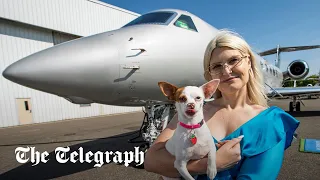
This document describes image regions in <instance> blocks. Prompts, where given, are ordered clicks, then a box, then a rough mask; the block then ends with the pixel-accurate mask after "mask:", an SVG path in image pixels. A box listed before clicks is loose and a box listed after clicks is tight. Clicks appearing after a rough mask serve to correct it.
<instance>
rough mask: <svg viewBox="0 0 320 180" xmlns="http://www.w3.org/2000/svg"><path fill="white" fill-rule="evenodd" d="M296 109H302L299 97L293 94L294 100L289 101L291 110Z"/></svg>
mask: <svg viewBox="0 0 320 180" xmlns="http://www.w3.org/2000/svg"><path fill="white" fill-rule="evenodd" d="M294 110H296V111H300V102H299V101H297V97H295V96H293V98H292V102H290V103H289V111H290V112H293V111H294Z"/></svg>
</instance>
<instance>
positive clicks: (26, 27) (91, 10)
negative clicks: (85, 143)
mask: <svg viewBox="0 0 320 180" xmlns="http://www.w3.org/2000/svg"><path fill="white" fill-rule="evenodd" d="M138 16H140V14H137V13H134V12H131V11H128V10H125V9H122V8H119V7H116V6H113V5H110V4H107V3H104V2H101V1H97V0H68V1H66V0H41V1H12V0H2V1H1V2H0V72H1V76H0V127H9V126H17V125H23V124H33V123H43V122H51V121H59V120H66V119H76V118H88V117H94V116H103V115H110V114H117V113H127V112H135V111H141V107H118V106H109V105H102V104H91V105H88V104H83V105H77V104H72V103H70V102H69V101H67V100H66V99H64V98H61V97H58V96H56V95H52V94H49V93H45V92H41V91H38V90H34V89H31V88H27V87H24V86H21V85H18V84H15V83H13V82H11V81H9V80H7V79H5V78H4V77H3V76H2V72H3V71H4V69H5V68H6V67H7V66H9V65H10V64H12V63H14V62H16V61H18V60H19V59H21V58H23V57H26V56H28V55H30V54H33V53H36V52H38V51H41V50H43V49H46V48H49V47H52V46H55V45H57V44H60V43H63V42H66V41H70V40H73V39H76V38H80V37H84V36H89V35H93V34H97V33H101V32H105V31H110V30H114V29H118V28H120V27H122V26H123V25H125V24H126V23H128V22H130V21H131V20H133V19H135V18H136V17H138Z"/></svg>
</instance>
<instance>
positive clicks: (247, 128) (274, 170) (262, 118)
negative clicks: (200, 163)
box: [196, 106, 300, 180]
mask: <svg viewBox="0 0 320 180" xmlns="http://www.w3.org/2000/svg"><path fill="white" fill-rule="evenodd" d="M299 124H300V122H299V121H298V120H297V119H295V118H294V117H292V116H291V115H290V114H288V113H286V112H285V111H283V110H282V109H280V108H278V107H276V106H271V107H269V108H268V109H265V110H264V111H262V112H260V113H259V114H258V115H257V116H255V117H253V118H252V119H250V120H249V121H247V122H246V123H244V124H243V125H241V126H240V127H239V128H238V129H236V130H235V131H234V132H232V133H231V134H229V135H228V136H226V137H225V138H223V139H221V140H220V141H223V140H230V139H233V138H236V137H238V136H240V135H244V138H243V139H242V140H241V142H240V147H241V160H240V162H239V163H238V164H237V165H235V166H233V167H232V168H230V169H227V170H224V171H220V172H218V174H217V176H216V177H215V180H229V179H254V180H255V179H257V180H264V179H268V180H273V179H277V176H278V174H279V171H280V169H281V166H282V161H283V156H284V151H285V149H287V148H288V147H289V146H290V145H291V142H292V139H293V135H294V132H295V130H296V129H297V128H298V126H299ZM213 140H214V141H215V143H217V142H218V141H217V139H215V138H214V137H213ZM196 179H197V180H207V179H209V177H207V175H198V176H197V177H196Z"/></svg>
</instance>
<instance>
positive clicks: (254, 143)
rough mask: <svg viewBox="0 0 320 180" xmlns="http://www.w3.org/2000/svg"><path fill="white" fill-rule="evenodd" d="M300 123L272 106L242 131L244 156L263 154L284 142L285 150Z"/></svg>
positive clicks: (240, 133)
mask: <svg viewBox="0 0 320 180" xmlns="http://www.w3.org/2000/svg"><path fill="white" fill-rule="evenodd" d="M299 124H300V122H299V121H298V120H297V119H295V118H294V117H292V116H291V115H290V114H288V113H286V112H285V111H283V110H282V109H280V108H278V107H276V106H272V107H270V108H269V109H267V110H265V111H264V112H262V113H260V114H259V115H258V116H256V117H255V119H252V120H251V122H250V121H249V122H248V124H247V126H243V128H241V129H240V132H239V135H242V134H243V135H244V136H245V137H244V138H243V140H242V141H241V143H242V156H244V157H252V156H255V155H258V154H260V153H263V152H265V151H267V150H269V149H271V148H272V147H274V146H276V145H277V144H278V143H280V141H282V140H284V141H285V144H284V149H287V148H288V147H289V146H290V145H291V142H292V139H293V135H294V132H295V130H296V129H297V128H298V126H299Z"/></svg>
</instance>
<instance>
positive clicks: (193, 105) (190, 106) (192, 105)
mask: <svg viewBox="0 0 320 180" xmlns="http://www.w3.org/2000/svg"><path fill="white" fill-rule="evenodd" d="M187 107H189V108H192V109H194V107H195V104H194V103H188V104H187Z"/></svg>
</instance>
